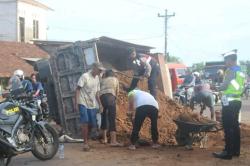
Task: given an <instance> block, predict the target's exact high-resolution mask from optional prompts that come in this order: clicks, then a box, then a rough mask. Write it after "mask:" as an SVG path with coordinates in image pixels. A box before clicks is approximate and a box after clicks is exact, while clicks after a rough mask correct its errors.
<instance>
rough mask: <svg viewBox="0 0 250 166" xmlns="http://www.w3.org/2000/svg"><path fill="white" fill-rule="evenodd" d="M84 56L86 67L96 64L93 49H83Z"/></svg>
mask: <svg viewBox="0 0 250 166" xmlns="http://www.w3.org/2000/svg"><path fill="white" fill-rule="evenodd" d="M84 54H85V60H86V63H87V65H92V64H93V63H94V62H96V56H95V52H94V49H93V48H86V49H84Z"/></svg>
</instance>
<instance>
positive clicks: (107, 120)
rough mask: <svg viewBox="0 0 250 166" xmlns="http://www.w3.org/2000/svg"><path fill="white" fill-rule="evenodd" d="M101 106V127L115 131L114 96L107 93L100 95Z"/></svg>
mask: <svg viewBox="0 0 250 166" xmlns="http://www.w3.org/2000/svg"><path fill="white" fill-rule="evenodd" d="M100 99H101V103H102V106H103V112H102V121H101V129H103V130H107V129H108V128H109V131H116V124H115V119H116V98H115V96H114V95H112V94H110V93H107V94H104V95H102V96H101V97H100Z"/></svg>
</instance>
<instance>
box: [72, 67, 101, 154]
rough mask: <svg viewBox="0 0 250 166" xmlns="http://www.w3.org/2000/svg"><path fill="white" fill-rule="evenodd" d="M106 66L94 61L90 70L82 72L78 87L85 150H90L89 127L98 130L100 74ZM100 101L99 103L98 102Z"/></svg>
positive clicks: (77, 103) (77, 95)
mask: <svg viewBox="0 0 250 166" xmlns="http://www.w3.org/2000/svg"><path fill="white" fill-rule="evenodd" d="M104 70H105V68H104V67H103V66H102V64H101V63H94V64H93V65H92V69H91V70H90V71H89V72H86V73H84V74H82V76H81V77H80V78H79V80H78V83H77V88H76V106H75V108H76V109H79V112H80V122H81V124H82V134H83V140H84V143H83V150H84V151H88V150H89V149H90V148H89V145H88V133H89V131H88V128H89V126H90V127H91V128H92V131H96V130H97V119H96V114H97V108H98V104H99V106H101V104H100V103H101V102H100V99H99V95H98V93H99V91H100V80H99V76H100V74H101V73H102V71H104ZM97 102H98V104H97Z"/></svg>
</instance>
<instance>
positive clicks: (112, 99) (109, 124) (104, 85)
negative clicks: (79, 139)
mask: <svg viewBox="0 0 250 166" xmlns="http://www.w3.org/2000/svg"><path fill="white" fill-rule="evenodd" d="M118 93H119V81H118V79H117V78H116V77H115V76H114V72H113V71H112V70H107V71H106V72H105V73H104V75H103V79H102V81H101V83H100V100H101V103H102V106H103V112H102V124H101V129H102V130H103V143H107V142H108V140H107V129H109V131H110V137H111V141H110V145H111V146H121V145H120V144H119V143H118V142H117V140H116V123H115V119H116V97H117V95H118Z"/></svg>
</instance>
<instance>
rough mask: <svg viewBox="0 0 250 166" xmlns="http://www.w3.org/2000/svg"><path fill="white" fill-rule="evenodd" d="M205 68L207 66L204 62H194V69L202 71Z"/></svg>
mask: <svg viewBox="0 0 250 166" xmlns="http://www.w3.org/2000/svg"><path fill="white" fill-rule="evenodd" d="M204 68H205V64H204V62H200V63H194V64H193V65H192V69H193V71H198V72H200V71H202V70H203V69H204Z"/></svg>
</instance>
